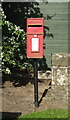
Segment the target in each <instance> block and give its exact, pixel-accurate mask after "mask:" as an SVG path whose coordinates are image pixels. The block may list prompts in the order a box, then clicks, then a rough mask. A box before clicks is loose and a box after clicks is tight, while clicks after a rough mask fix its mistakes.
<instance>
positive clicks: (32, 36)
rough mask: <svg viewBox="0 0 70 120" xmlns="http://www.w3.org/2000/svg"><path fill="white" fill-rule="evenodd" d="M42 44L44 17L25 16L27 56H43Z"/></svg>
mask: <svg viewBox="0 0 70 120" xmlns="http://www.w3.org/2000/svg"><path fill="white" fill-rule="evenodd" d="M32 43H33V44H32ZM37 43H39V44H37ZM34 44H35V46H34ZM43 44H44V19H43V18H27V44H26V45H27V58H43V57H44V49H43ZM35 49H36V50H35ZM32 50H33V51H32Z"/></svg>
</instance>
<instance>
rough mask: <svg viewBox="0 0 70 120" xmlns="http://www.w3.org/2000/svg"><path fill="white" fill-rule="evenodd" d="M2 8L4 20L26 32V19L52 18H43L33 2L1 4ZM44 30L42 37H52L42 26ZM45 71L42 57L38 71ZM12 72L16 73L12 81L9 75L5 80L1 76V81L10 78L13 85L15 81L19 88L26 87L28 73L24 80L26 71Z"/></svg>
mask: <svg viewBox="0 0 70 120" xmlns="http://www.w3.org/2000/svg"><path fill="white" fill-rule="evenodd" d="M43 4H48V3H45V2H44V3H43ZM2 8H3V10H4V12H5V15H6V16H7V18H6V19H7V20H8V21H10V22H12V23H13V24H16V25H19V26H20V27H21V28H22V29H24V30H26V18H44V19H46V20H48V19H52V17H51V16H49V15H47V16H46V17H44V16H43V13H42V12H41V11H40V8H39V3H38V2H35V1H34V2H3V3H2ZM44 28H45V30H44V37H45V36H47V37H53V34H52V33H51V34H47V33H46V30H48V31H49V27H48V26H44ZM28 60H29V62H30V63H31V64H32V65H33V64H34V63H33V59H28ZM47 69H49V68H48V66H47V63H46V58H45V57H44V58H42V59H38V70H42V71H46V70H47ZM50 70H51V69H50ZM14 71H15V72H12V74H13V73H16V74H13V76H14V75H15V76H16V77H14V78H13V79H12V80H10V78H12V76H11V75H10V76H9V75H8V76H7V75H6V76H7V78H6V77H5V76H3V79H5V81H7V79H8V78H9V77H10V78H9V80H10V81H12V82H13V84H14V83H16V81H17V82H20V86H21V85H26V84H27V83H28V82H29V79H30V77H31V74H30V73H28V72H27V76H28V78H27V79H26V77H25V73H26V71H25V72H23V71H21V72H19V73H17V72H16V71H19V70H14ZM18 76H19V77H18ZM21 81H22V82H23V83H22V82H21ZM24 81H25V82H24ZM3 83H4V80H3ZM14 86H15V85H14ZM17 86H18V85H17Z"/></svg>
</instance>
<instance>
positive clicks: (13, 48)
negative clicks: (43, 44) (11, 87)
mask: <svg viewBox="0 0 70 120" xmlns="http://www.w3.org/2000/svg"><path fill="white" fill-rule="evenodd" d="M1 56H2V70H3V72H4V73H6V74H11V71H12V69H13V68H18V69H20V70H30V69H32V65H31V64H30V63H29V60H28V59H27V58H26V33H25V32H24V30H23V29H21V28H20V27H19V26H16V25H15V24H13V23H11V22H9V21H6V16H5V15H4V12H2V54H1Z"/></svg>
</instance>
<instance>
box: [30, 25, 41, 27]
mask: <svg viewBox="0 0 70 120" xmlns="http://www.w3.org/2000/svg"><path fill="white" fill-rule="evenodd" d="M28 27H42V25H28Z"/></svg>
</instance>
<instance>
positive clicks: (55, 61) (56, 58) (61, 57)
mask: <svg viewBox="0 0 70 120" xmlns="http://www.w3.org/2000/svg"><path fill="white" fill-rule="evenodd" d="M52 66H58V67H59V66H62V67H68V66H70V54H63V53H57V54H56V53H55V54H53V55H52Z"/></svg>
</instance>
